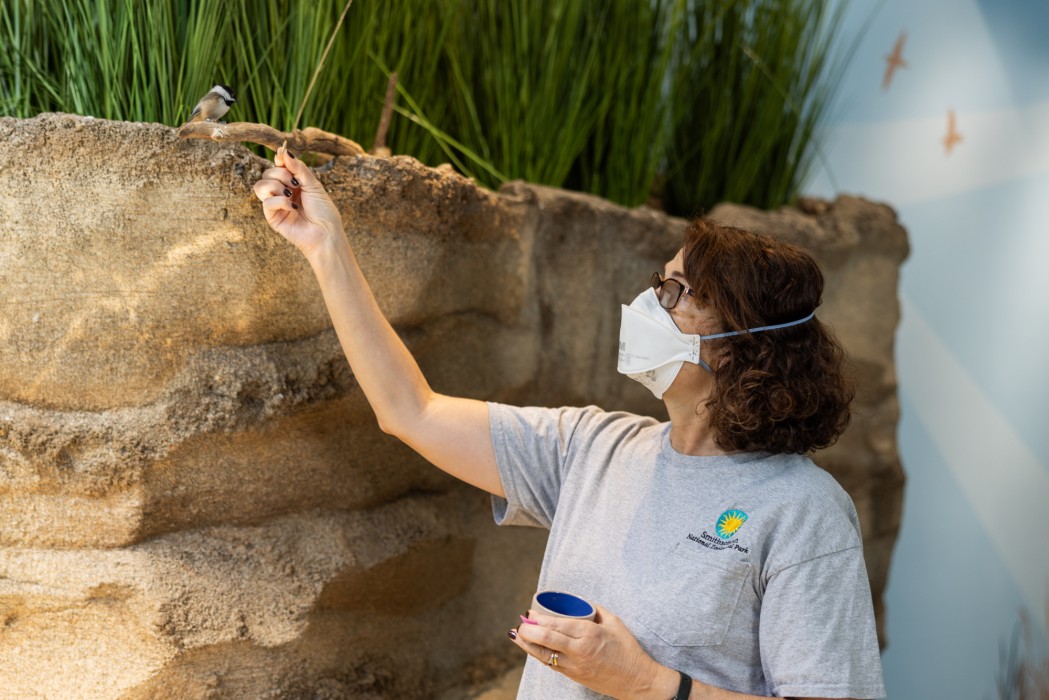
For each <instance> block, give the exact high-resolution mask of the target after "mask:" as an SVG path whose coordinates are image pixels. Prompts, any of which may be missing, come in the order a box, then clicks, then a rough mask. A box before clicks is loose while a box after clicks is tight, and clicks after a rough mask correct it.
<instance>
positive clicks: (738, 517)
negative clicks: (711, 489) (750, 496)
mask: <svg viewBox="0 0 1049 700" xmlns="http://www.w3.org/2000/svg"><path fill="white" fill-rule="evenodd" d="M749 517H750V516H749V515H747V514H746V513H744V512H743V511H741V510H735V509H731V510H726V511H725V512H724V513H722V514H721V517H719V518H718V523H717V528H716V530H717V533H718V537H720V538H721V539H723V540H727V539H728V538H730V537H732V536H733V535H735V534H736V533H737V532H738V531H739V529H740V528H741V527H743V523H745V522H747V518H749Z"/></svg>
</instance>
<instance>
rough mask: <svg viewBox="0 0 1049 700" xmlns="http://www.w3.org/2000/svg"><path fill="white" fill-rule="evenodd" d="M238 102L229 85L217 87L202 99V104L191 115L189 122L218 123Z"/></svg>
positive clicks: (199, 103) (198, 104)
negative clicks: (232, 105) (231, 106)
mask: <svg viewBox="0 0 1049 700" xmlns="http://www.w3.org/2000/svg"><path fill="white" fill-rule="evenodd" d="M236 101H237V100H236V98H235V97H234V93H233V88H231V87H230V86H229V85H216V86H215V87H213V88H211V89H210V90H208V93H207V94H206V95H204V97H201V98H200V102H198V103H197V106H196V107H194V108H193V112H192V113H191V114H190V115H189V120H190V121H191V122H217V121H218V120H219V119H220V118H222V117H223V116H224V115H225V114H226V112H228V111H229V107H230V105H231V104H233V103H234V102H236Z"/></svg>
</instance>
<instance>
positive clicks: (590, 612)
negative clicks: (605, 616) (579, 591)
mask: <svg viewBox="0 0 1049 700" xmlns="http://www.w3.org/2000/svg"><path fill="white" fill-rule="evenodd" d="M532 610H535V611H536V612H537V613H540V614H542V615H552V616H554V617H568V618H571V619H574V620H593V619H594V617H595V616H596V615H597V610H595V609H594V606H593V605H591V604H590V603H588V602H586V601H585V600H583V599H582V598H580V597H579V596H577V595H572V594H571V593H565V592H563V591H539V592H538V593H536V594H535V597H534V598H532Z"/></svg>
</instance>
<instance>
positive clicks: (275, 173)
mask: <svg viewBox="0 0 1049 700" xmlns="http://www.w3.org/2000/svg"><path fill="white" fill-rule="evenodd" d="M294 177H295V176H294V175H292V174H291V171H290V170H288V169H287V168H266V170H264V171H263V172H262V177H260V178H259V179H260V180H278V181H279V182H281V183H282V184H283V185H284V186H285V187H297V185H296V184H295V183H294V182H292V178H294Z"/></svg>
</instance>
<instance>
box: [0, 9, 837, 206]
mask: <svg viewBox="0 0 1049 700" xmlns="http://www.w3.org/2000/svg"><path fill="white" fill-rule="evenodd" d="M344 4H345V0H312V1H311V2H308V3H307V2H301V1H294V0H225V1H224V2H209V1H208V0H63V1H62V2H53V1H51V0H47V1H41V0H3V1H2V2H0V113H3V114H11V115H16V116H23V117H28V116H32V115H33V114H36V113H39V112H42V111H65V112H74V113H79V114H91V115H94V116H98V117H103V118H108V119H130V120H140V121H160V122H163V123H167V124H171V125H176V124H179V123H181V122H182V121H184V120H185V119H186V118H187V117H188V115H189V111H190V110H191V109H192V107H193V105H194V104H195V103H196V101H197V99H198V98H199V97H200V96H201V95H202V94H203V93H204V92H205V91H206V90H207V89H208V88H209V87H210V86H211V85H213V84H215V83H217V82H223V83H227V84H230V85H232V86H234V88H235V89H236V91H237V98H238V102H237V104H236V105H235V106H234V108H233V111H232V112H231V113H230V115H229V117H227V118H228V119H231V120H238V121H241V120H243V121H257V122H263V123H267V124H270V125H272V126H274V127H276V128H279V129H289V128H290V127H291V126H292V122H293V121H294V118H295V113H296V110H297V108H298V106H299V103H300V101H301V100H302V97H303V95H304V94H305V91H306V88H307V86H308V83H309V80H310V77H311V76H312V74H313V70H314V68H315V66H316V64H317V61H318V59H319V58H320V55H321V52H322V51H323V49H324V46H325V44H326V43H327V40H328V37H329V35H330V33H331V32H332V29H333V28H334V26H335V23H336V21H337V19H338V17H339V14H340V12H341V11H342V8H343V6H344ZM841 7H843V5H841ZM839 16H840V15H834V14H828V12H827V11H825V10H824V9H823V3H822V2H821V0H603V1H602V2H581V1H580V0H384V1H382V2H379V1H377V0H357V2H355V3H354V5H353V6H352V7H351V9H350V11H349V13H348V14H347V16H346V20H345V23H344V24H343V26H342V28H341V29H340V32H339V35H338V37H337V38H336V41H335V43H334V45H333V47H332V52H331V54H330V55H329V56H328V59H327V61H326V63H325V67H324V70H323V72H322V73H321V76H320V78H319V80H318V81H317V84H316V86H315V87H314V90H313V93H312V94H311V95H310V99H309V102H308V104H307V105H306V109H305V112H304V114H303V117H302V119H301V123H300V126H301V125H312V126H318V127H321V128H323V129H327V130H329V131H334V132H337V133H340V134H343V135H346V136H348V137H350V138H353V139H355V140H357V141H359V142H360V143H362V145H364V146H365V147H369V146H370V145H371V140H372V138H373V135H374V133H375V130H376V127H377V125H378V122H379V119H380V115H381V111H382V104H383V97H384V95H385V92H386V86H387V77H388V75H389V73H390V72H393V71H396V72H397V74H398V86H399V94H400V97H399V105H398V115H399V116H398V117H397V118H395V119H394V120H393V122H392V124H391V126H390V131H389V134H388V136H387V144H388V145H389V146H390V147H391V149H392V150H393V151H394V152H395V153H408V154H411V155H414V156H415V157H417V158H419V159H420V160H422V161H423V162H426V163H429V164H436V163H438V162H441V161H445V160H450V161H452V162H453V163H455V164H456V166H457V167H459V168H460V169H461V170H463V171H464V172H467V173H468V174H470V175H471V176H473V177H475V178H476V179H477V180H478V181H479V182H481V183H482V184H484V185H487V186H489V187H497V186H498V185H499V184H501V183H502V182H504V181H505V180H507V179H512V178H522V179H526V180H529V181H532V182H538V183H544V184H549V185H554V186H569V187H573V188H577V189H581V190H584V191H588V192H593V193H596V194H599V195H602V196H605V197H607V198H609V199H612V200H614V201H617V202H620V203H623V204H627V205H630V206H634V205H637V204H640V203H642V202H644V201H645V200H646V199H647V198H648V197H649V195H650V193H651V192H652V190H653V183H655V182H657V181H661V180H665V181H666V182H665V186H664V195H665V201H666V203H667V204H668V206H669V208H670V209H671V211H673V212H675V213H684V214H688V213H692V212H694V211H696V210H698V209H701V208H706V207H709V206H710V205H711V204H713V203H714V202H717V201H723V200H731V201H738V202H746V203H750V204H755V205H757V206H762V207H773V206H776V205H778V204H782V203H784V202H787V201H789V200H790V199H791V198H792V197H793V196H794V195H795V193H796V192H797V189H798V187H799V186H800V185H801V183H802V182H803V180H804V178H805V176H806V175H807V173H808V169H809V168H810V167H811V163H812V158H813V156H814V154H815V153H816V146H817V145H818V140H817V139H818V135H819V126H820V123H821V119H822V118H823V116H824V115H825V113H826V109H827V106H828V104H829V102H830V99H831V97H832V95H833V89H834V87H835V85H836V83H835V81H836V79H837V76H839V75H840V71H841V68H842V67H843V65H844V61H842V60H840V59H839V60H837V62H835V60H834V59H833V57H831V55H830V49H831V46H832V43H833V42H832V39H833V37H834V32H835V31H836V29H837V26H838V24H837V18H838V17H839Z"/></svg>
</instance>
